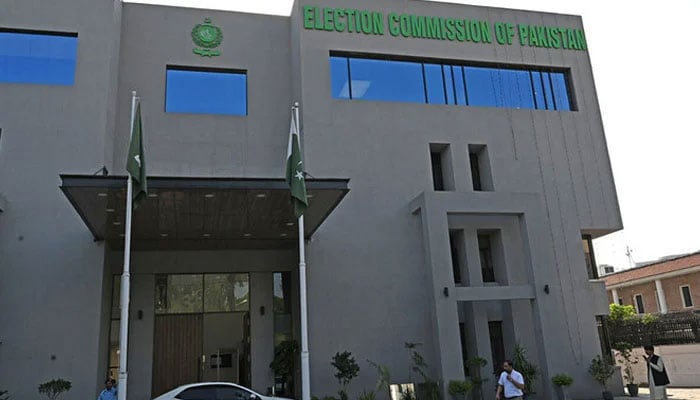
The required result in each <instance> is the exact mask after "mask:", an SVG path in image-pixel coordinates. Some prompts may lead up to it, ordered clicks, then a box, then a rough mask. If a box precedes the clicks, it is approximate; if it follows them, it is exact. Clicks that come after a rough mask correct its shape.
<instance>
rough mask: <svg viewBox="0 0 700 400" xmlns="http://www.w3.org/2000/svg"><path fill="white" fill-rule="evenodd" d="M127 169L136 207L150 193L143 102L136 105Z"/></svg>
mask: <svg viewBox="0 0 700 400" xmlns="http://www.w3.org/2000/svg"><path fill="white" fill-rule="evenodd" d="M126 170H127V172H129V175H131V178H132V180H133V191H132V198H133V201H134V207H136V206H138V204H139V202H141V200H143V198H144V197H146V195H147V194H148V187H147V184H146V154H145V153H144V151H143V133H142V132H141V104H140V103H138V104H137V105H136V112H135V114H134V125H133V126H132V127H131V143H130V144H129V155H128V157H127V159H126Z"/></svg>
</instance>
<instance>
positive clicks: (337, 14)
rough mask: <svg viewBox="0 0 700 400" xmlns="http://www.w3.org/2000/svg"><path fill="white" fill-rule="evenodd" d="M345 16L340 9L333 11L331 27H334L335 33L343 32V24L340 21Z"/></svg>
mask: <svg viewBox="0 0 700 400" xmlns="http://www.w3.org/2000/svg"><path fill="white" fill-rule="evenodd" d="M344 16H345V11H343V10H340V9H337V8H336V9H334V10H333V25H335V30H336V31H337V32H342V31H344V30H345V24H344V23H343V22H342V21H341V20H340V19H341V18H342V17H344Z"/></svg>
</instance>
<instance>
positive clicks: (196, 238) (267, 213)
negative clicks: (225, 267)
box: [61, 175, 349, 250]
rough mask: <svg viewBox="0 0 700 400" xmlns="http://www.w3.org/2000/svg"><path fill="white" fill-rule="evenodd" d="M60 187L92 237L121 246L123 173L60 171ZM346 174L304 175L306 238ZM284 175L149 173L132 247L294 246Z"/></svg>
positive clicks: (343, 187) (334, 200)
mask: <svg viewBox="0 0 700 400" xmlns="http://www.w3.org/2000/svg"><path fill="white" fill-rule="evenodd" d="M61 181H62V184H61V190H62V191H63V193H64V194H65V195H66V197H67V198H68V200H69V201H70V203H71V204H72V205H73V207H74V208H75V210H76V211H77V212H78V214H79V215H80V217H81V218H82V219H83V222H85V225H87V227H88V229H90V232H92V235H93V236H94V238H95V240H96V241H102V240H104V241H107V243H108V244H109V245H110V247H112V248H114V249H120V248H123V247H124V229H125V226H124V225H125V218H126V213H125V210H126V204H125V203H126V201H125V197H126V176H93V175H61ZM348 182H349V179H307V180H306V189H307V193H308V196H309V207H308V208H307V210H306V213H305V214H304V224H305V226H304V228H305V229H304V236H305V238H306V239H309V238H310V237H311V236H312V235H313V233H314V232H315V231H316V230H317V229H318V227H319V226H320V225H321V224H322V223H323V221H324V220H325V219H326V218H327V217H328V216H329V215H330V213H331V212H332V211H333V210H334V209H335V207H336V206H337V205H338V204H339V203H340V201H341V200H342V199H343V197H344V196H345V194H346V193H347V192H348V190H349V189H348ZM298 230H299V228H298V225H297V219H296V217H295V216H294V208H293V205H292V202H291V198H290V193H289V187H288V186H287V183H286V182H285V180H284V179H271V178H183V177H149V178H148V197H147V198H145V199H144V200H143V201H142V202H141V203H140V204H139V206H138V207H137V208H136V209H135V210H134V212H133V217H132V229H131V235H132V242H131V243H132V248H133V249H137V250H175V249H178V250H204V249H238V248H246V249H250V248H253V249H255V248H293V247H294V246H296V245H297V242H298Z"/></svg>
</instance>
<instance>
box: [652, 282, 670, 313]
mask: <svg viewBox="0 0 700 400" xmlns="http://www.w3.org/2000/svg"><path fill="white" fill-rule="evenodd" d="M654 283H655V284H656V294H657V295H658V296H659V308H660V310H659V312H660V313H661V314H666V313H667V312H668V307H666V295H665V294H664V287H663V286H662V285H661V281H660V280H659V279H657V280H655V281H654Z"/></svg>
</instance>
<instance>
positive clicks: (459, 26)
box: [455, 19, 466, 42]
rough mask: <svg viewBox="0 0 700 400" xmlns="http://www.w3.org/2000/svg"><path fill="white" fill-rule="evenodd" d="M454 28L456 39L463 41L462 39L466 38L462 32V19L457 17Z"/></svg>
mask: <svg viewBox="0 0 700 400" xmlns="http://www.w3.org/2000/svg"><path fill="white" fill-rule="evenodd" d="M455 28H456V29H457V40H459V41H460V42H463V41H464V39H466V35H465V33H464V20H463V19H458V20H457V21H456V22H455Z"/></svg>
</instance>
